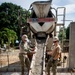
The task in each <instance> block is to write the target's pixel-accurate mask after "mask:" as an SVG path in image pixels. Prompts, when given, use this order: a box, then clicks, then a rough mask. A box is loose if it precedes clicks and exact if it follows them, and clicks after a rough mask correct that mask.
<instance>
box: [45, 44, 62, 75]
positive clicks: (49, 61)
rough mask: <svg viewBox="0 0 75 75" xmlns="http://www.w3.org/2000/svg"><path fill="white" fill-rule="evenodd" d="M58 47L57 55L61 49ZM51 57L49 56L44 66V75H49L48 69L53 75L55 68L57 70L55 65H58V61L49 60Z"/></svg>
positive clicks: (54, 74)
mask: <svg viewBox="0 0 75 75" xmlns="http://www.w3.org/2000/svg"><path fill="white" fill-rule="evenodd" d="M58 47H59V53H60V51H61V48H60V46H59V45H58ZM51 57H52V56H50V59H49V60H48V63H47V65H46V73H47V75H50V69H51V67H52V72H53V75H56V70H57V69H56V68H57V63H58V59H53V58H51Z"/></svg>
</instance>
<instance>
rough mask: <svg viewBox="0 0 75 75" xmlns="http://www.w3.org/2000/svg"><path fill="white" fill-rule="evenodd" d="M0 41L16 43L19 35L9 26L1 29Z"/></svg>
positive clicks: (2, 42)
mask: <svg viewBox="0 0 75 75" xmlns="http://www.w3.org/2000/svg"><path fill="white" fill-rule="evenodd" d="M0 35H1V36H0V39H1V40H0V43H1V44H4V43H8V44H10V43H12V44H13V45H14V43H15V40H16V39H17V35H16V32H15V31H13V30H10V29H8V28H2V29H1V31H0Z"/></svg>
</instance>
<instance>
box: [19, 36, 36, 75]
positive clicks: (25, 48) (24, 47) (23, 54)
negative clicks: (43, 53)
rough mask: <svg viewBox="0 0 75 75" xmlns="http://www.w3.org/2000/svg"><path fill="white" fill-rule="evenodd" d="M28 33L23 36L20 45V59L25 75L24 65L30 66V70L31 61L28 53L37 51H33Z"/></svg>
mask: <svg viewBox="0 0 75 75" xmlns="http://www.w3.org/2000/svg"><path fill="white" fill-rule="evenodd" d="M27 40H28V39H27V35H23V36H22V41H21V42H20V44H19V47H20V53H19V59H20V62H21V69H22V75H24V66H25V65H26V67H27V68H28V71H29V70H30V61H29V58H28V56H27V53H33V54H34V53H35V52H34V51H31V48H30V47H29V45H28V41H27Z"/></svg>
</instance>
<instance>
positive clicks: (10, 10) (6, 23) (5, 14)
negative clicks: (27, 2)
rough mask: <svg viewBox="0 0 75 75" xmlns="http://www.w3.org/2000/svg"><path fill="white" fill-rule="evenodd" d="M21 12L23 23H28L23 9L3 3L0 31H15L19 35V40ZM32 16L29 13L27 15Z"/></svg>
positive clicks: (0, 10) (0, 6) (0, 11)
mask: <svg viewBox="0 0 75 75" xmlns="http://www.w3.org/2000/svg"><path fill="white" fill-rule="evenodd" d="M19 10H21V15H22V23H23V24H24V23H25V22H26V17H25V13H26V12H27V10H24V9H23V8H22V7H20V6H17V5H15V4H12V3H6V2H5V3H2V4H1V5H0V31H1V29H2V28H4V27H5V28H8V29H11V30H14V31H15V32H16V33H17V36H18V39H19V37H20V28H19V25H18V11H19ZM27 14H28V15H29V14H30V13H29V12H28V13H27Z"/></svg>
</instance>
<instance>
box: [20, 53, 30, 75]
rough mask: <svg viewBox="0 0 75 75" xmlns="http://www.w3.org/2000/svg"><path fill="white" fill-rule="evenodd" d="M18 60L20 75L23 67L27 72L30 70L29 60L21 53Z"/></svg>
mask: <svg viewBox="0 0 75 75" xmlns="http://www.w3.org/2000/svg"><path fill="white" fill-rule="evenodd" d="M19 59H20V62H21V70H22V71H21V72H22V75H24V70H25V66H26V67H27V68H28V71H29V70H30V61H29V58H28V57H26V56H25V55H24V54H23V53H20V54H19Z"/></svg>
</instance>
